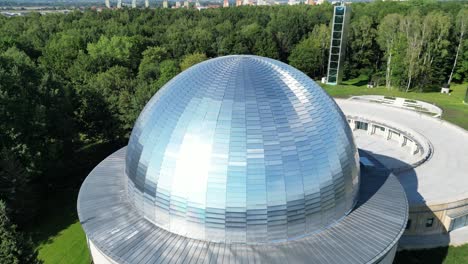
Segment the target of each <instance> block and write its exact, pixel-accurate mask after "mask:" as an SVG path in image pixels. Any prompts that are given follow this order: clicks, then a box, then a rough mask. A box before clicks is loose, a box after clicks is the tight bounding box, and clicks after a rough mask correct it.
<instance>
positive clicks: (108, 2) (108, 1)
mask: <svg viewBox="0 0 468 264" xmlns="http://www.w3.org/2000/svg"><path fill="white" fill-rule="evenodd" d="M106 7H107V8H111V4H110V0H106Z"/></svg>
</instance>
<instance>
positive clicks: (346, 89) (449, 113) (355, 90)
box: [323, 79, 468, 130]
mask: <svg viewBox="0 0 468 264" xmlns="http://www.w3.org/2000/svg"><path fill="white" fill-rule="evenodd" d="M347 83H348V84H351V85H337V86H331V85H324V86H323V87H324V88H325V90H326V91H327V92H328V93H329V94H330V95H331V96H333V97H339V98H347V97H349V96H352V95H365V94H375V95H388V96H396V97H404V98H409V99H416V100H421V101H426V102H429V103H433V104H435V105H437V106H439V107H440V108H442V110H443V111H444V113H443V115H442V118H443V119H445V120H447V121H449V122H451V123H454V124H456V125H458V126H460V127H463V128H464V129H466V130H468V105H466V104H463V99H464V97H465V92H466V89H467V84H454V85H452V87H451V89H452V90H453V91H452V93H451V95H448V94H441V93H438V92H430V93H416V92H409V93H405V92H401V91H398V90H396V89H394V90H387V89H386V88H384V87H378V88H372V89H368V88H366V87H365V85H361V86H356V85H352V84H354V83H362V82H360V81H359V79H356V80H351V81H348V82H347Z"/></svg>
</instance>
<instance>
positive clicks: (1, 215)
mask: <svg viewBox="0 0 468 264" xmlns="http://www.w3.org/2000/svg"><path fill="white" fill-rule="evenodd" d="M36 257H37V252H36V251H35V250H34V245H33V243H32V241H31V239H30V238H26V237H25V236H24V235H23V234H21V233H19V232H18V231H17V230H16V226H15V225H14V224H13V223H12V222H11V221H10V219H9V217H8V215H7V210H6V206H5V203H4V202H3V201H2V200H0V260H1V261H2V263H11V264H22V263H31V264H35V263H40V261H38V260H37V258H36Z"/></svg>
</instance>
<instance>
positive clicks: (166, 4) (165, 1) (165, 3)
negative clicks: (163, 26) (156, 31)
mask: <svg viewBox="0 0 468 264" xmlns="http://www.w3.org/2000/svg"><path fill="white" fill-rule="evenodd" d="M168 7H169V4H168V2H167V0H164V1H163V8H168Z"/></svg>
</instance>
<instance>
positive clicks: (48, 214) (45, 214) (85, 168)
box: [27, 143, 119, 245]
mask: <svg viewBox="0 0 468 264" xmlns="http://www.w3.org/2000/svg"><path fill="white" fill-rule="evenodd" d="M118 148H119V146H117V145H116V144H111V143H100V144H92V145H89V146H86V147H84V148H82V149H80V150H78V151H77V152H76V153H75V154H74V156H73V158H72V159H70V160H68V161H67V162H66V164H67V166H66V169H65V170H64V171H63V172H61V174H62V175H63V179H62V180H60V181H59V182H57V183H56V184H55V185H54V186H58V187H50V188H49V190H48V192H47V194H46V195H45V196H44V197H43V198H42V199H43V200H42V205H41V208H40V212H39V216H38V217H37V219H36V220H35V221H32V222H31V223H30V224H29V226H28V227H27V229H28V230H29V232H30V233H31V235H32V238H33V241H34V243H35V244H36V245H40V244H48V243H52V241H53V240H52V239H53V237H54V236H56V235H58V234H59V233H60V232H61V231H62V230H64V229H66V228H67V227H68V226H70V225H72V224H73V223H75V222H76V221H77V220H78V215H77V211H76V202H77V198H78V192H79V189H80V186H81V183H82V182H83V181H84V179H85V178H86V176H87V175H88V173H89V172H91V170H92V169H93V168H94V167H95V166H96V165H97V164H98V163H99V162H100V161H102V160H103V159H104V158H105V157H106V156H108V155H109V154H110V153H112V152H113V151H115V150H117V149H118Z"/></svg>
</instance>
